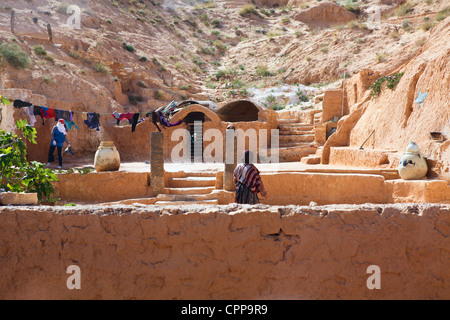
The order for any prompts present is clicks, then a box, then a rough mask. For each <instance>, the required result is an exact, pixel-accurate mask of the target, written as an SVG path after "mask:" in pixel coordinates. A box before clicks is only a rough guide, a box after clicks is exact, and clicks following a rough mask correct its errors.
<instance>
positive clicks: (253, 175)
mask: <svg viewBox="0 0 450 320" xmlns="http://www.w3.org/2000/svg"><path fill="white" fill-rule="evenodd" d="M252 156H253V155H252V153H251V152H250V151H248V150H247V151H245V152H244V156H243V159H242V160H243V163H241V164H239V165H238V166H237V167H236V169H235V170H234V174H233V178H234V179H233V180H234V184H235V186H236V193H235V202H236V203H243V204H257V203H259V198H258V193H261V195H262V196H263V197H265V198H267V197H268V195H267V191H266V189H265V188H264V184H263V182H262V180H261V176H260V174H259V170H258V169H257V168H256V167H255V165H254V164H253V163H252Z"/></svg>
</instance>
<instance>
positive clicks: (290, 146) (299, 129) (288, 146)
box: [278, 119, 317, 162]
mask: <svg viewBox="0 0 450 320" xmlns="http://www.w3.org/2000/svg"><path fill="white" fill-rule="evenodd" d="M278 129H279V130H280V144H279V155H280V162H295V161H300V159H301V158H303V157H306V156H308V155H310V154H314V153H315V152H316V149H317V147H316V146H314V145H313V142H314V139H315V135H314V125H312V124H306V123H301V122H298V120H297V119H278Z"/></svg>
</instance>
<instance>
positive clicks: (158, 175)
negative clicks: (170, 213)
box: [150, 132, 164, 195]
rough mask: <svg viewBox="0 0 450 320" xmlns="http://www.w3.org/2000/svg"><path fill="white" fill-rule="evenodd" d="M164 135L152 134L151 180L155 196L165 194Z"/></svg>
mask: <svg viewBox="0 0 450 320" xmlns="http://www.w3.org/2000/svg"><path fill="white" fill-rule="evenodd" d="M163 145H164V134H163V133H162V132H152V133H151V134H150V179H151V187H152V193H153V194H154V195H158V194H163V193H164V152H163V151H164V150H163Z"/></svg>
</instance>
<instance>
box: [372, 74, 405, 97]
mask: <svg viewBox="0 0 450 320" xmlns="http://www.w3.org/2000/svg"><path fill="white" fill-rule="evenodd" d="M403 74H404V73H403V72H400V73H394V74H392V75H390V76H384V77H380V78H378V79H377V80H376V81H375V82H374V83H373V84H371V85H370V87H369V89H371V90H372V92H371V93H370V95H371V96H372V99H375V98H377V97H378V96H379V95H380V93H381V89H382V88H383V84H384V83H385V82H386V87H387V88H388V89H390V90H395V88H396V87H397V84H398V83H399V82H400V79H401V78H402V77H403Z"/></svg>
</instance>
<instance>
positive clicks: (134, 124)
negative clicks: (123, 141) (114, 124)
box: [131, 113, 139, 132]
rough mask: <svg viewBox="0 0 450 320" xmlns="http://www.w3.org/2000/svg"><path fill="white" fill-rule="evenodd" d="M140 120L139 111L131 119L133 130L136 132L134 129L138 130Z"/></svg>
mask: <svg viewBox="0 0 450 320" xmlns="http://www.w3.org/2000/svg"><path fill="white" fill-rule="evenodd" d="M138 122H139V113H135V114H134V115H133V118H132V120H131V132H134V130H136V126H137V125H138Z"/></svg>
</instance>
